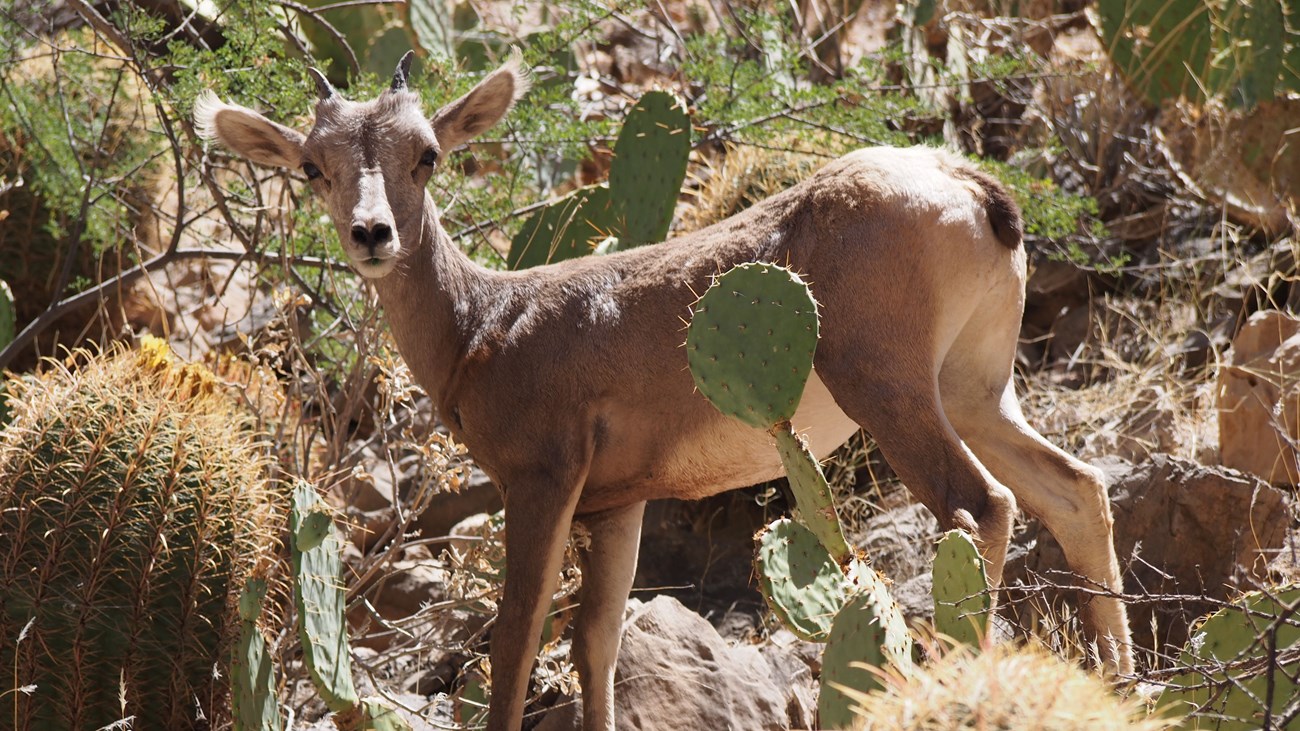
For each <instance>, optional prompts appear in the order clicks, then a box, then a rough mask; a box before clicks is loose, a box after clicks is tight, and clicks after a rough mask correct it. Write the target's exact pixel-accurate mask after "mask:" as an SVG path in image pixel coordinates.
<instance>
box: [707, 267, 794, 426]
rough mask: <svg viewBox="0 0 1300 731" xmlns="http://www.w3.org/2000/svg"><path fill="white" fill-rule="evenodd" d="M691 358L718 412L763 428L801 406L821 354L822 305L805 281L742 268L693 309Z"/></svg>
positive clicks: (777, 270) (778, 271) (782, 272)
mask: <svg viewBox="0 0 1300 731" xmlns="http://www.w3.org/2000/svg"><path fill="white" fill-rule="evenodd" d="M692 311H693V313H694V314H693V316H692V317H691V325H690V328H689V329H688V331H687V334H686V359H687V362H688V363H689V364H690V368H691V376H692V377H693V378H694V379H695V385H696V387H697V388H699V389H700V393H703V394H704V395H705V396H706V397H708V399H709V401H711V402H712V403H713V405H714V406H716V407H717V409H718V410H719V411H721V412H722V413H724V414H726V415H727V416H731V417H735V418H737V419H740V420H741V421H743V422H744V423H746V424H748V425H750V426H752V427H755V428H758V429H770V428H772V427H773V426H774V425H776V424H778V423H780V422H782V421H788V420H789V419H790V417H792V416H794V412H795V410H796V409H797V408H798V407H799V399H800V398H801V397H802V396H803V389H804V384H805V383H806V382H807V381H808V375H809V374H810V373H811V372H812V363H813V354H814V352H815V351H816V349H817V333H818V322H817V303H816V301H814V300H813V298H812V293H811V292H809V291H808V287H807V285H805V284H804V282H803V280H802V279H800V278H799V275H797V274H795V273H794V272H791V271H790V270H788V269H785V268H783V267H779V266H776V265H774V264H762V263H756V264H741V265H740V266H738V267H736V268H735V269H732V270H731V271H729V272H727V273H726V274H723V275H722V276H720V277H717V278H716V280H715V281H714V283H713V286H711V287H709V290H708V291H707V292H705V293H704V296H703V297H700V299H699V301H698V302H696V303H695V306H694V307H693V308H692Z"/></svg>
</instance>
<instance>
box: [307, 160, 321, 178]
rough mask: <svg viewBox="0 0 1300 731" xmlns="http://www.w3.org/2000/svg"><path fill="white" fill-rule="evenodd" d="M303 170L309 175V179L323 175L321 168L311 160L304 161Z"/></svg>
mask: <svg viewBox="0 0 1300 731" xmlns="http://www.w3.org/2000/svg"><path fill="white" fill-rule="evenodd" d="M302 172H303V174H304V175H306V176H307V179H308V180H317V179H319V178H320V177H321V171H320V168H318V167H316V166H315V165H313V164H311V163H309V162H304V163H303V164H302Z"/></svg>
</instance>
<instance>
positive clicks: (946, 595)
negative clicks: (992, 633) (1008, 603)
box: [931, 530, 993, 647]
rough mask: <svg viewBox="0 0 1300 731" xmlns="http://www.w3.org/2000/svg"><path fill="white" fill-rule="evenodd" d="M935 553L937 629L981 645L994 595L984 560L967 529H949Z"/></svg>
mask: <svg viewBox="0 0 1300 731" xmlns="http://www.w3.org/2000/svg"><path fill="white" fill-rule="evenodd" d="M937 548H938V550H937V551H936V552H935V555H934V588H933V589H932V590H931V591H932V592H933V594H934V628H935V630H936V631H937V632H939V633H940V634H943V635H947V636H948V637H951V638H953V639H954V640H956V641H958V642H961V643H963V644H966V645H971V646H974V647H979V645H980V643H981V641H982V640H983V638H984V635H985V634H987V632H988V623H989V611H990V610H991V609H992V606H993V595H992V594H991V593H990V592H989V580H988V576H987V575H986V574H985V573H984V559H983V558H981V557H980V554H979V550H977V549H976V548H975V542H974V541H972V540H971V537H970V536H969V535H967V534H966V533H965V532H964V531H960V530H950V531H948V532H947V533H945V534H943V538H940V539H939V545H938V547H937Z"/></svg>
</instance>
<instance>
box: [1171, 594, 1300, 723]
mask: <svg viewBox="0 0 1300 731" xmlns="http://www.w3.org/2000/svg"><path fill="white" fill-rule="evenodd" d="M1270 595H1271V596H1270ZM1296 653H1300V587H1296V588H1290V589H1286V590H1284V591H1274V592H1270V593H1269V594H1264V593H1261V592H1253V593H1250V594H1247V595H1246V596H1244V597H1242V598H1241V599H1240V600H1238V601H1237V602H1236V606H1233V607H1228V608H1225V609H1221V610H1219V611H1218V612H1215V613H1214V614H1211V615H1209V616H1208V617H1206V618H1205V619H1204V620H1203V621H1202V623H1201V625H1200V626H1199V627H1198V628H1197V629H1196V630H1195V631H1194V633H1193V635H1192V639H1191V640H1190V641H1189V642H1188V644H1187V647H1186V648H1184V650H1183V652H1182V655H1181V656H1180V657H1179V660H1178V663H1179V666H1180V667H1185V668H1188V670H1187V672H1184V673H1182V674H1181V675H1178V676H1176V677H1175V678H1174V679H1173V680H1172V681H1171V682H1170V686H1169V687H1168V688H1166V689H1165V692H1164V694H1163V695H1161V697H1160V705H1161V706H1164V707H1167V708H1170V709H1171V710H1174V711H1177V712H1179V713H1187V712H1189V711H1192V710H1195V709H1198V708H1199V709H1202V710H1201V711H1200V712H1199V713H1197V714H1195V715H1193V716H1190V717H1189V718H1188V719H1187V720H1186V721H1185V722H1184V723H1183V727H1184V728H1201V729H1219V730H1220V731H1235V730H1237V729H1241V730H1242V731H1245V730H1246V729H1257V728H1261V727H1263V726H1264V719H1265V718H1266V717H1270V716H1271V717H1272V719H1273V721H1272V722H1273V724H1274V725H1273V726H1272V727H1273V728H1280V726H1277V725H1276V724H1277V722H1278V721H1277V719H1278V717H1279V716H1280V715H1281V714H1282V712H1283V710H1284V709H1286V708H1287V707H1288V706H1289V705H1290V704H1291V703H1293V702H1294V701H1295V699H1296V698H1297V697H1300V686H1298V685H1297V682H1296V678H1297V677H1298V676H1300V660H1297V659H1295V657H1296ZM1270 658H1276V659H1275V660H1271V659H1270Z"/></svg>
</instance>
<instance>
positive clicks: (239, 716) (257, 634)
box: [230, 578, 283, 731]
mask: <svg viewBox="0 0 1300 731" xmlns="http://www.w3.org/2000/svg"><path fill="white" fill-rule="evenodd" d="M265 598H266V580H265V579H254V578H250V579H249V580H248V582H247V583H245V585H244V592H243V593H242V594H240V595H239V619H240V630H239V644H238V645H236V646H235V652H234V658H233V660H232V662H231V663H230V679H231V686H232V687H231V693H230V695H231V699H230V700H231V707H232V709H233V710H234V716H235V718H234V721H235V731H280V729H281V728H282V727H283V726H282V724H281V722H280V706H279V703H278V702H277V699H276V686H275V663H274V662H273V661H272V659H271V655H270V653H269V652H268V651H267V646H266V637H265V636H263V635H262V630H261V629H259V628H258V626H257V622H258V619H259V618H261V616H262V601H263V599H265Z"/></svg>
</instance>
